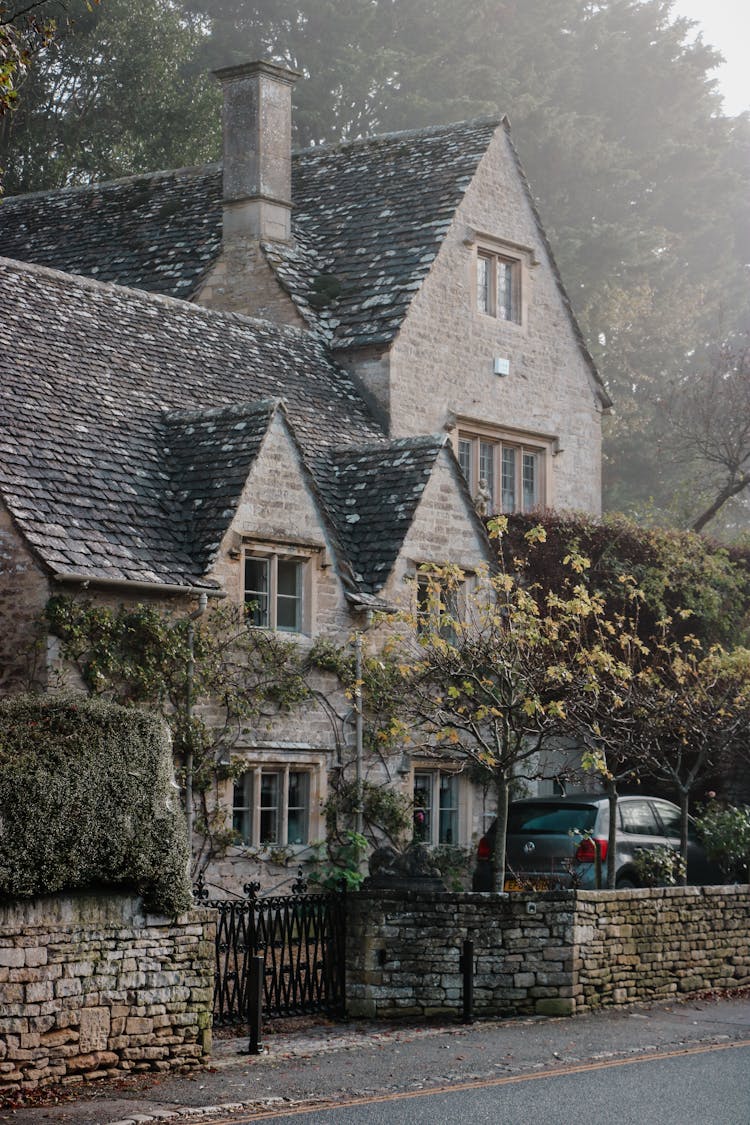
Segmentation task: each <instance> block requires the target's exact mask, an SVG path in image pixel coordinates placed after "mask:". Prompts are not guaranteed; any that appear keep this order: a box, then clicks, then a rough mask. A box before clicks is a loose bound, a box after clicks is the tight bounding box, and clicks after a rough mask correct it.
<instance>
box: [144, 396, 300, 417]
mask: <svg viewBox="0 0 750 1125" xmlns="http://www.w3.org/2000/svg"><path fill="white" fill-rule="evenodd" d="M284 401H285V400H284V399H283V398H281V397H277V398H259V399H250V400H248V401H247V402H237V403H227V404H226V405H224V406H207V407H205V408H200V407H196V408H185V409H184V410H164V411H162V417H163V419H164V421H165V422H175V423H176V422H185V423H189V422H193V421H196V422H205V421H207V420H208V421H211V420H212V419H221V418H233V417H234V418H244V417H247V416H248V415H250V414H264V413H265V414H270V413H271V412H272V411H273V410H276V409H277V408H278V407H280V406H283V403H284Z"/></svg>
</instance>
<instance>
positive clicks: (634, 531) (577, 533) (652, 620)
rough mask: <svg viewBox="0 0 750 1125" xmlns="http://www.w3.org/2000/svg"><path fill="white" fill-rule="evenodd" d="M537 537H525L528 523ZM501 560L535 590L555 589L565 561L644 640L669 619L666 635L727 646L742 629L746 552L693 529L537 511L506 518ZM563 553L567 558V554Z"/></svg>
mask: <svg viewBox="0 0 750 1125" xmlns="http://www.w3.org/2000/svg"><path fill="white" fill-rule="evenodd" d="M534 527H541V528H543V530H544V538H543V540H541V541H540V542H537V543H534V544H530V543H529V542H528V540H527V538H526V536H527V534H528V532H529V530H530V529H532V528H534ZM501 548H502V557H503V562H504V565H505V566H506V567H507V568H509V569H512V568H515V567H518V568H519V569H520V570H521V571H523V572H525V573H526V574H528V576H529V577H530V578H531V579H533V581H534V582H535V583H536V584H537V585H538V587H539V588H540V589H541V590H542V591H545V592H546V591H549V590H553V591H556V592H560V591H561V590H563V589H564V588H565V586H566V584H567V583H568V582H569V579H570V566H571V562H572V561H575V560H576V559H579V560H583V561H582V563H581V564H580V567H579V570H580V580H581V581H582V582H584V583H586V585H587V586H588V588H589V589H590V590H591V591H592V592H595V593H596V594H598V595H600V596H601V597H603V598H604V600H605V605H606V611H607V614H608V615H610V616H611V615H613V614H617V613H619V614H627V615H630V616H632V613H633V607H634V592H636V593H637V601H638V605H637V613H638V618H637V628H638V634H639V636H640V637H641V639H642V640H643V641H644V642H646V643H648V642H650V641H651V640H652V639H653V638H655V637H658V636H660V635H661V633H662V632H663V622H664V621H667V620H668V621H669V631H670V636H672V637H673V638H684V637H686V636H688V635H691V636H695V637H697V638H698V639H699V640H700V641H701V642H702V643H704V644H708V645H711V644H714V643H721V644H724V645H732V644H737V643H738V642H741V640H742V638H743V636H745V635H746V631H747V626H748V614H749V613H750V555H749V554H748V552H743V551H742V550H740V549H739V548H734V549H732V550H731V551H730V550H728V549H726V548H724V547H721V546H720V545H719V544H717V543H714V542H711V541H710V540H708V539H705V538H703V537H702V536H700V535H696V534H694V533H692V532H684V531H676V530H670V529H665V528H656V527H642V526H639V525H638V524H636V523H635V522H633V521H632V520H629V519H627V518H626V517H624V516H621V515H610V516H605V517H604V518H603V519H595V518H593V517H591V516H586V515H581V514H576V513H569V512H564V513H555V512H542V513H535V514H533V515H523V514H520V513H519V514H517V515H513V516H509V517H508V526H507V532H506V534H505V535H504V536H503V538H502V541H501ZM566 560H567V561H566Z"/></svg>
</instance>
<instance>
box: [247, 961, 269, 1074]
mask: <svg viewBox="0 0 750 1125" xmlns="http://www.w3.org/2000/svg"><path fill="white" fill-rule="evenodd" d="M265 971H266V959H265V957H258V956H253V957H251V958H250V973H249V980H248V1001H247V1022H248V1024H249V1028H250V1043H249V1045H248V1054H250V1055H259V1054H260V1052H261V1045H260V1024H261V1019H262V1016H263V977H264V975H265Z"/></svg>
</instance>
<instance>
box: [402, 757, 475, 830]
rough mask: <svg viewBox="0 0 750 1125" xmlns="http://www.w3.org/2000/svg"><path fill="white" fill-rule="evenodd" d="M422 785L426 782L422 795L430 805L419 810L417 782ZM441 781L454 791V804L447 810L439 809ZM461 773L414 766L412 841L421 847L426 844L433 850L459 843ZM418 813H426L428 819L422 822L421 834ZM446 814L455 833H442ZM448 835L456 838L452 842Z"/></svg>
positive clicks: (462, 819)
mask: <svg viewBox="0 0 750 1125" xmlns="http://www.w3.org/2000/svg"><path fill="white" fill-rule="evenodd" d="M418 779H419V780H420V781H422V782H424V781H426V782H427V785H426V786H424V785H423V786H422V787H421V788H422V792H426V793H427V794H428V797H429V804H428V805H427V806H420V805H418V804H417V801H416V795H417V780H418ZM441 781H442V782H448V783H449V785H450V786H451V788H452V790H453V802H454V803H453V804H451V805H449V806H447V808H445V809H444V808H441V801H440V798H441ZM461 789H462V786H461V772H460V770H457V769H441V768H438V767H435V766H428V765H420V764H417V765H415V766H414V769H413V772H412V787H411V791H412V800H413V802H414V815H415V823H414V838H415V839H417V840H420V841H421V842H422V843H424V844H429V845H430V846H432V847H437V846H438V845H444V846H450V847H456V846H460V845H461V843H462V835H461V832H462V828H463V821H464V817H465V810H464V808H463V799H462V792H461ZM420 808H421V809H425V808H426V810H427V813H428V817H427V820H426V822H423V827H422V831H420V829H419V826H418V822H417V817H418V814H419V811H420ZM444 812H448V813H449V814H450V815H451V816H452V818H453V824H454V825H455V832H450V833H448V832H446V831H445V830H444V822H443V818H442V814H443V813H444ZM448 835H451V836H455V839H447V838H446V837H447V836H448Z"/></svg>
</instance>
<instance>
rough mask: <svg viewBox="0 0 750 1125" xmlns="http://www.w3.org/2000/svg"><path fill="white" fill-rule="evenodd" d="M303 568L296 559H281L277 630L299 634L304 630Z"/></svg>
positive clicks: (278, 580)
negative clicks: (286, 630)
mask: <svg viewBox="0 0 750 1125" xmlns="http://www.w3.org/2000/svg"><path fill="white" fill-rule="evenodd" d="M302 566H303V563H301V562H299V560H296V559H279V561H278V563H277V568H278V569H277V579H276V580H277V585H278V590H277V594H276V628H277V629H288V630H291V631H293V632H295V633H298V632H299V631H300V630H301V628H302Z"/></svg>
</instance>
